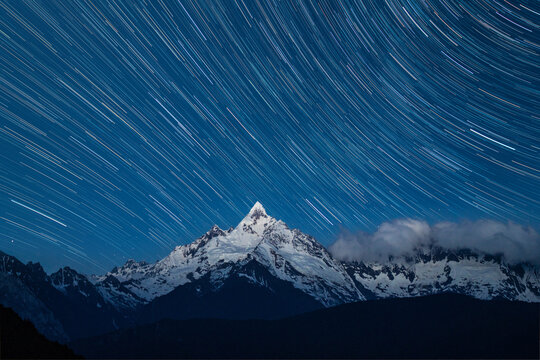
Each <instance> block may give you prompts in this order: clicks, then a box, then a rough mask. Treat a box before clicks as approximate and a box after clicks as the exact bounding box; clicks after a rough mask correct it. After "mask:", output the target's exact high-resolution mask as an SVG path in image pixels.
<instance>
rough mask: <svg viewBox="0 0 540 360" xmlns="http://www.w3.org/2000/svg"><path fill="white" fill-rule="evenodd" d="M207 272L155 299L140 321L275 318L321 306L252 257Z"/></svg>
mask: <svg viewBox="0 0 540 360" xmlns="http://www.w3.org/2000/svg"><path fill="white" fill-rule="evenodd" d="M220 270H221V271H226V272H227V273H228V276H227V277H224V278H219V279H212V277H211V274H206V275H204V276H202V277H201V278H199V279H196V280H193V281H192V282H190V283H187V284H185V285H181V286H179V287H177V288H176V289H174V290H173V291H171V292H170V293H168V294H167V295H164V296H161V297H158V298H156V299H155V300H154V301H152V302H151V303H150V304H148V305H146V306H145V307H144V308H143V309H142V310H141V312H140V314H139V318H138V321H139V323H149V322H155V321H157V320H161V319H164V318H168V319H177V320H182V319H189V318H221V319H236V320H240V319H276V318H282V317H285V316H291V315H295V314H299V313H303V312H307V311H312V310H316V309H320V308H322V307H323V306H322V304H321V303H319V302H317V301H316V300H315V299H314V298H312V297H311V296H309V295H307V294H306V293H304V292H302V291H300V290H298V289H295V288H294V287H293V286H292V284H291V283H289V282H286V281H283V280H280V279H278V278H276V277H275V276H273V275H272V274H270V272H269V271H268V270H267V269H266V268H265V267H264V266H263V265H261V264H260V263H258V262H256V261H255V260H248V261H247V262H244V263H241V264H235V265H233V266H224V268H223V269H220Z"/></svg>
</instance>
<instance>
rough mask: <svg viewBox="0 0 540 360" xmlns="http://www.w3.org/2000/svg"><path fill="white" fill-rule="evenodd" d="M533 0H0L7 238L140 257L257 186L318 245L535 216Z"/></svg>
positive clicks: (157, 251) (92, 265)
mask: <svg viewBox="0 0 540 360" xmlns="http://www.w3.org/2000/svg"><path fill="white" fill-rule="evenodd" d="M539 19H540V9H539V7H538V3H537V2H534V1H531V2H527V1H522V2H520V1H450V0H447V1H433V0H424V1H394V0H388V1H384V2H383V1H367V0H366V1H357V2H348V1H316V2H315V1H313V2H308V1H263V0H260V1H243V0H227V1H218V0H212V1H165V0H160V1H59V2H56V1H0V108H1V111H0V147H1V152H0V161H1V168H0V233H1V235H2V236H1V238H0V248H1V249H2V250H4V251H7V252H10V253H11V254H14V255H16V256H19V257H21V258H22V259H25V260H40V261H41V262H42V263H43V264H45V265H46V266H48V267H49V268H51V269H52V268H54V267H56V266H57V264H59V263H62V264H69V265H71V266H74V267H75V268H77V269H80V270H83V271H87V272H102V271H104V270H108V269H109V268H110V267H112V266H113V264H119V263H122V262H123V261H125V259H126V258H131V257H133V258H136V259H145V260H149V261H153V260H155V259H156V258H158V257H161V256H163V255H164V254H166V253H167V252H168V251H170V250H171V248H172V247H173V246H174V245H178V244H182V243H188V242H191V241H192V240H193V239H194V238H195V237H197V236H199V235H200V234H201V233H203V232H205V231H206V230H207V229H208V228H209V227H210V226H211V225H212V224H214V223H217V224H218V225H220V226H222V227H228V226H230V225H235V224H236V223H237V222H238V221H239V220H240V219H241V218H242V216H243V215H244V214H245V213H246V212H247V211H248V210H249V208H250V207H251V205H252V204H253V203H255V201H257V200H258V201H260V202H261V203H262V204H263V205H264V206H265V207H266V209H267V210H268V212H269V213H270V214H271V215H273V216H275V217H278V218H281V219H283V220H284V221H286V222H287V223H288V224H289V225H291V226H294V227H299V228H300V229H302V230H303V231H305V232H307V233H310V234H312V235H314V236H315V237H316V238H317V239H319V240H320V241H321V242H323V243H325V244H328V243H329V242H330V241H331V240H332V238H333V236H335V234H337V233H338V231H339V229H340V228H347V229H352V230H358V229H362V230H367V231H372V230H373V229H375V228H376V227H377V225H378V224H380V223H381V222H384V221H387V220H391V219H395V218H402V217H413V218H419V219H423V220H427V221H430V222H433V221H441V220H452V221H455V220H459V219H464V218H467V219H477V218H491V219H496V220H499V221H500V220H503V221H508V220H512V221H516V222H519V223H522V224H532V225H533V226H536V225H537V224H538V221H539V217H540V198H539V195H538V194H539V188H540V186H539V185H540V183H539V176H540V172H539V169H540V163H539V162H540V161H539V150H540V142H539V138H540V126H539V118H538V116H539V114H540V111H539V110H540V109H539V108H540V106H539V74H540V69H539V68H538V67H539V66H538V65H539V61H538V50H539V44H538V40H539V39H540V37H539V35H538V32H539Z"/></svg>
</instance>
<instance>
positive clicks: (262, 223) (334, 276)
mask: <svg viewBox="0 0 540 360" xmlns="http://www.w3.org/2000/svg"><path fill="white" fill-rule="evenodd" d="M248 264H249V266H248ZM253 264H257V266H259V267H263V268H265V269H266V270H267V271H268V272H269V273H270V274H271V275H272V276H273V277H275V278H277V279H280V280H283V281H285V282H288V283H291V284H292V285H293V286H294V287H295V288H296V289H298V290H300V291H302V292H304V293H306V294H308V295H310V296H311V297H313V298H315V299H316V300H317V301H318V302H320V303H321V304H323V305H324V306H331V305H336V304H339V303H343V302H350V301H355V300H358V299H362V298H363V296H362V295H361V294H360V292H359V291H358V289H357V288H356V286H355V284H354V281H353V280H352V278H351V277H350V276H349V275H348V274H347V272H346V271H345V269H344V267H343V265H342V264H340V263H339V262H338V261H337V260H334V259H333V258H332V256H331V255H330V253H329V252H328V251H327V250H326V249H325V248H324V247H323V246H322V245H321V244H319V243H318V242H317V241H316V240H315V239H314V238H313V237H311V236H309V235H306V234H304V233H302V232H301V231H299V230H296V229H289V227H288V226H287V225H286V224H285V223H284V222H282V221H280V220H276V219H275V218H273V217H271V216H269V215H268V214H267V213H266V210H265V209H264V207H263V206H262V204H261V203H259V202H257V203H255V205H254V206H253V207H252V208H251V210H250V211H249V213H248V214H247V215H246V216H245V217H244V219H242V221H240V223H239V224H238V225H237V226H236V227H235V228H234V229H233V228H230V229H228V230H222V229H220V228H219V227H218V226H217V225H214V226H213V227H212V228H211V229H210V230H209V231H208V232H206V233H205V234H204V235H203V236H201V237H199V238H198V239H196V240H195V241H194V242H192V243H191V244H188V245H182V246H177V247H176V248H175V249H174V250H173V251H172V252H171V253H170V254H169V255H168V256H166V257H165V258H163V259H162V260H160V261H158V262H156V263H154V264H147V263H142V262H141V263H138V262H135V261H133V260H130V261H128V262H126V264H125V265H124V266H122V267H120V268H115V269H113V270H112V271H111V272H109V273H107V274H106V275H104V276H101V277H98V279H97V282H96V286H97V287H98V289H100V291H101V292H102V294H103V295H104V297H105V298H108V299H111V302H115V303H117V304H118V306H119V307H129V306H133V305H135V304H136V303H137V302H136V301H133V300H134V299H141V301H142V302H143V303H146V302H150V301H152V300H153V299H155V298H157V297H159V296H163V295H165V294H167V293H169V292H171V291H172V290H174V289H175V288H177V287H179V286H182V285H185V284H188V283H190V282H193V281H196V280H197V279H199V278H201V277H202V276H205V275H207V274H210V279H211V282H212V283H213V284H214V286H215V287H216V288H219V286H220V284H221V283H222V282H223V281H224V280H225V279H226V278H227V277H229V276H231V274H233V273H234V274H235V275H236V276H242V277H243V278H245V279H248V280H249V281H251V282H253V283H257V284H260V285H261V286H264V284H265V283H266V284H267V283H268V281H267V280H265V279H261V278H257V274H256V273H255V271H253V270H252V269H253ZM249 269H251V270H249ZM111 277H113V278H115V279H116V280H118V281H117V282H116V286H111V281H110V278H111ZM107 279H109V280H108V281H107ZM120 287H122V288H123V289H127V290H129V291H128V292H126V291H125V290H124V291H120V290H119V289H120ZM122 296H123V297H124V298H122ZM119 297H120V298H119Z"/></svg>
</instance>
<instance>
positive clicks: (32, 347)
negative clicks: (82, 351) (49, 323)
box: [0, 305, 82, 359]
mask: <svg viewBox="0 0 540 360" xmlns="http://www.w3.org/2000/svg"><path fill="white" fill-rule="evenodd" d="M0 358H2V359H79V358H82V357H80V356H78V355H75V353H73V351H72V350H71V349H69V348H68V347H67V346H65V345H61V344H59V343H57V342H53V341H50V340H48V339H47V338H45V336H43V335H42V334H41V333H40V332H38V331H37V330H36V328H35V327H34V325H33V324H32V323H31V322H30V321H28V320H23V319H21V318H20V316H19V315H17V313H15V311H13V310H12V309H9V308H6V307H4V306H2V305H0Z"/></svg>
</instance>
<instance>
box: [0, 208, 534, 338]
mask: <svg viewBox="0 0 540 360" xmlns="http://www.w3.org/2000/svg"><path fill="white" fill-rule="evenodd" d="M0 289H2V290H4V291H3V292H1V293H0V303H2V304H4V305H6V306H11V307H13V308H14V309H15V311H17V312H18V313H19V314H21V316H22V317H23V318H27V319H30V320H31V321H33V322H34V324H36V328H38V330H40V331H42V332H44V333H45V334H46V335H47V336H49V337H50V338H52V339H54V340H59V341H66V339H74V338H78V337H81V336H87V335H93V334H99V333H103V332H106V331H110V330H113V329H116V328H118V327H122V326H127V325H130V324H133V323H135V322H138V321H147V322H150V321H153V320H157V319H159V318H160V317H173V318H174V317H176V318H187V317H193V316H198V317H205V316H213V317H220V316H223V317H237V318H244V317H263V318H264V317H268V318H271V317H280V316H284V315H291V314H294V313H300V312H303V311H308V310H312V309H315V308H317V307H329V306H334V305H338V304H341V303H347V302H354V301H360V300H365V299H376V298H388V297H409V296H418V295H429V294H435V293H440V292H448V291H450V292H456V293H460V294H466V295H471V296H474V297H476V298H480V299H493V298H505V299H510V300H523V301H528V302H540V269H539V268H538V267H535V266H533V265H530V264H517V265H509V264H507V263H506V262H505V261H504V259H503V258H501V257H494V256H489V255H486V254H479V253H473V252H471V251H468V250H460V251H453V252H452V251H443V250H442V249H440V248H436V247H432V248H424V249H419V250H418V252H417V254H416V255H415V256H414V257H407V258H394V259H389V260H388V262H385V263H367V262H352V263H346V262H340V261H338V260H336V259H334V258H333V257H332V256H331V254H330V253H329V252H328V251H327V250H326V249H325V248H324V247H323V246H322V245H321V244H319V243H318V242H317V241H316V240H315V239H314V238H313V237H311V236H309V235H306V234H304V233H302V232H301V231H299V230H297V229H290V228H289V227H288V226H287V225H286V224H285V223H284V222H282V221H280V220H276V219H274V218H273V217H271V216H269V215H268V214H267V213H266V211H265V209H264V208H263V206H262V205H261V204H260V203H256V204H255V205H254V206H253V208H252V209H251V211H250V212H249V213H248V214H247V216H246V217H245V218H244V219H243V220H242V221H241V222H240V223H239V224H238V225H237V226H236V227H235V228H230V229H228V230H222V229H220V228H219V227H218V226H216V225H215V226H213V227H212V228H211V229H210V230H209V231H208V232H207V233H206V234H204V235H203V236H201V237H200V238H198V239H196V240H195V241H194V242H193V243H191V244H188V245H182V246H178V247H176V248H175V249H174V250H173V251H172V252H171V253H170V254H169V255H168V256H166V257H165V258H163V259H162V260H160V261H157V262H156V263H153V264H149V263H146V262H136V261H134V260H129V261H128V262H126V264H124V265H123V266H121V267H116V268H114V269H113V270H111V271H110V272H109V273H107V274H105V275H101V276H89V277H87V276H85V275H82V274H79V273H77V272H76V271H75V270H73V269H70V268H67V267H66V268H63V269H60V270H59V271H58V272H56V273H53V274H51V275H47V274H45V272H44V271H43V269H42V268H41V266H40V265H39V264H33V263H29V264H27V265H24V264H22V263H21V262H19V261H18V260H17V259H15V258H14V257H12V256H9V255H7V254H4V253H0ZM235 296H236V297H237V298H239V297H240V296H242V300H243V301H244V302H241V301H237V304H238V306H237V307H231V306H229V305H228V304H225V301H224V299H228V301H233V300H232V299H233V298H234V297H235ZM264 299H271V300H268V301H269V302H268V306H267V308H268V309H267V312H266V313H265V312H258V311H255V310H253V309H251V310H249V309H248V308H249V306H247V305H249V303H250V301H264ZM194 303H196V304H198V306H194V305H193V304H194ZM246 304H247V305H246ZM180 305H181V306H180ZM272 306H274V307H273V308H272ZM210 309H211V310H212V311H210ZM250 311H251V312H250ZM81 324H84V326H82V327H81Z"/></svg>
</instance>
